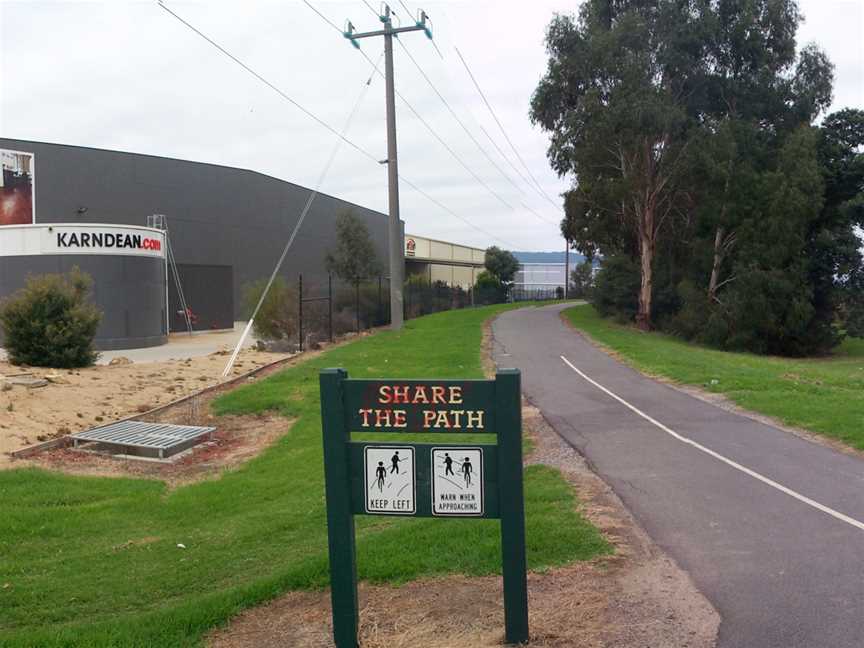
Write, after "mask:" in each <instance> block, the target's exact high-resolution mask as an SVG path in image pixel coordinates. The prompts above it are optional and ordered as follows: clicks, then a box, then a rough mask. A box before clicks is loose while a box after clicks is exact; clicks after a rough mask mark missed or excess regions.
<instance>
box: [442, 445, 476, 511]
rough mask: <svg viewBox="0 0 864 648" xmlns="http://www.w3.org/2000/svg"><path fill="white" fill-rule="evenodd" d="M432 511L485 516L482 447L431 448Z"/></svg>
mask: <svg viewBox="0 0 864 648" xmlns="http://www.w3.org/2000/svg"><path fill="white" fill-rule="evenodd" d="M432 513H433V514H434V515H483V450H482V448H469V447H465V446H453V447H447V448H432Z"/></svg>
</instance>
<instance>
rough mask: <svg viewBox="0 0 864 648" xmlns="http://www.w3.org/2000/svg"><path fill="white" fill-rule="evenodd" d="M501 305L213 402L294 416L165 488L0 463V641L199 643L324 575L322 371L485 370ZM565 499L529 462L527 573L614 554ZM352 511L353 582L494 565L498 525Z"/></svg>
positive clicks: (355, 349) (548, 474)
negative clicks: (224, 460) (213, 468)
mask: <svg viewBox="0 0 864 648" xmlns="http://www.w3.org/2000/svg"><path fill="white" fill-rule="evenodd" d="M502 308H505V307H490V308H482V309H476V310H464V311H455V312H449V313H440V314H437V315H433V316H429V317H426V318H421V319H418V320H413V321H411V322H409V323H408V324H407V326H406V328H405V330H404V331H403V332H401V333H400V334H392V333H389V332H386V333H379V334H377V335H374V336H370V337H367V338H363V339H360V340H358V341H356V342H354V343H352V344H349V345H345V346H343V347H340V348H337V349H333V350H330V351H328V352H326V353H324V354H322V355H321V356H319V357H317V358H315V359H313V360H311V361H309V362H307V363H305V364H302V365H299V366H296V367H293V368H290V369H287V370H285V371H283V372H281V373H279V374H275V375H274V376H272V377H270V378H268V379H266V380H263V381H261V382H260V383H257V384H251V385H248V386H245V387H243V388H241V389H238V390H236V391H234V392H232V393H230V394H228V395H226V396H224V397H222V398H221V399H219V400H218V401H216V402H215V404H214V407H215V409H216V410H217V411H218V413H220V414H225V413H234V414H255V413H259V412H264V411H266V410H273V411H277V412H279V413H281V414H284V415H285V416H289V417H293V418H295V419H296V423H295V424H294V426H293V428H292V429H291V431H290V432H289V433H288V434H287V435H286V436H285V437H284V438H283V439H282V440H281V441H280V442H278V443H277V444H275V445H274V447H272V448H270V449H269V450H267V451H266V452H264V453H263V454H262V455H261V456H259V457H258V458H256V459H254V460H253V461H251V462H249V463H247V464H246V465H245V466H243V467H242V468H240V469H238V470H235V471H232V472H229V473H226V474H225V475H223V476H222V477H221V478H220V479H218V480H212V481H208V482H203V483H199V484H195V485H191V486H187V487H183V488H179V489H177V490H173V491H168V490H167V489H166V487H165V485H164V484H163V483H161V482H158V481H152V480H136V479H107V478H82V477H70V476H65V475H61V474H55V473H51V472H46V471H42V470H34V469H27V470H23V469H22V470H12V471H0V645H2V646H188V645H198V644H200V642H201V638H202V636H203V634H204V633H206V632H207V630H209V629H210V628H212V627H214V626H216V625H219V624H221V623H224V622H225V621H226V620H227V619H228V618H230V617H231V616H232V615H233V614H235V613H237V612H238V611H239V610H241V609H242V608H244V607H247V606H249V605H253V604H255V603H258V602H261V601H264V600H266V599H269V598H272V597H273V596H276V595H278V594H279V593H281V592H284V591H286V590H289V589H299V588H319V587H323V586H325V585H326V584H327V582H328V572H327V569H328V567H327V557H326V526H325V509H324V489H323V468H322V450H321V432H320V412H319V401H318V371H319V370H320V369H321V368H323V367H331V366H342V367H345V368H347V369H348V371H349V373H350V375H351V376H354V377H381V376H390V377H419V378H423V377H442V378H446V377H454V378H455V377H482V370H481V364H480V351H479V350H480V340H481V328H482V324H483V321H484V320H485V319H486V318H488V317H490V316H492V315H494V314H495V313H497V312H498V311H500V310H501V309H502ZM450 441H451V442H452V437H450ZM574 505H575V502H574V497H573V494H572V492H571V490H570V488H569V487H568V485H567V484H566V483H565V482H564V480H563V479H562V478H561V476H560V475H559V474H558V473H557V472H556V471H554V470H552V469H549V468H545V467H542V466H533V467H530V468H528V469H527V470H526V510H527V536H528V564H529V566H530V567H531V568H534V569H537V568H543V567H547V566H553V565H559V564H563V563H566V562H569V561H573V560H585V559H589V558H591V557H593V556H596V555H598V554H600V553H604V552H608V551H610V547H609V546H608V545H607V543H606V542H605V541H604V540H603V538H602V537H601V536H600V534H599V533H598V532H597V530H596V529H595V528H594V527H592V526H591V525H590V524H588V523H587V522H586V521H585V520H584V519H583V518H581V517H580V516H579V515H578V513H577V512H576V511H575V510H574ZM357 521H358V525H357V533H358V545H357V549H358V567H359V575H360V577H361V578H363V579H367V580H370V581H377V582H385V581H386V582H391V583H400V582H404V581H407V580H410V579H414V578H418V577H421V576H431V575H434V574H445V573H464V574H472V575H473V574H477V575H480V574H491V573H498V572H499V571H500V564H499V563H500V546H499V531H498V522H497V521H494V520H440V519H406V518H395V519H394V518H383V517H358V518H357ZM178 544H183V545H185V549H184V548H180V547H178V546H177V545H178Z"/></svg>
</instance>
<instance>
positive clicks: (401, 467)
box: [364, 445, 417, 515]
mask: <svg viewBox="0 0 864 648" xmlns="http://www.w3.org/2000/svg"><path fill="white" fill-rule="evenodd" d="M364 455H365V456H364V463H365V466H366V470H365V472H366V488H365V491H366V512H367V513H396V514H399V515H411V514H412V513H415V512H416V511H417V507H416V504H415V498H414V491H415V484H416V481H417V480H416V475H415V471H414V448H410V447H408V448H402V447H399V448H394V447H390V446H372V445H368V446H366V447H365V449H364Z"/></svg>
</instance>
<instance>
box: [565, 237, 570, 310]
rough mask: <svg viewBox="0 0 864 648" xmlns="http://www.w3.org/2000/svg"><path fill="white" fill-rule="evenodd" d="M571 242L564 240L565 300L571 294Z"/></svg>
mask: <svg viewBox="0 0 864 648" xmlns="http://www.w3.org/2000/svg"><path fill="white" fill-rule="evenodd" d="M569 288H570V241H569V240H568V239H566V238H565V239H564V299H567V297H568V296H569V294H570V290H569Z"/></svg>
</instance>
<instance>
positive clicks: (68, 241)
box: [56, 232, 162, 252]
mask: <svg viewBox="0 0 864 648" xmlns="http://www.w3.org/2000/svg"><path fill="white" fill-rule="evenodd" d="M56 236H57V247H58V248H117V249H124V248H126V249H128V248H131V249H135V250H153V251H156V252H158V251H159V250H161V249H162V241H161V240H160V239H158V238H151V237H149V236H144V235H142V234H116V233H113V232H80V233H79V232H57V233H56Z"/></svg>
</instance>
